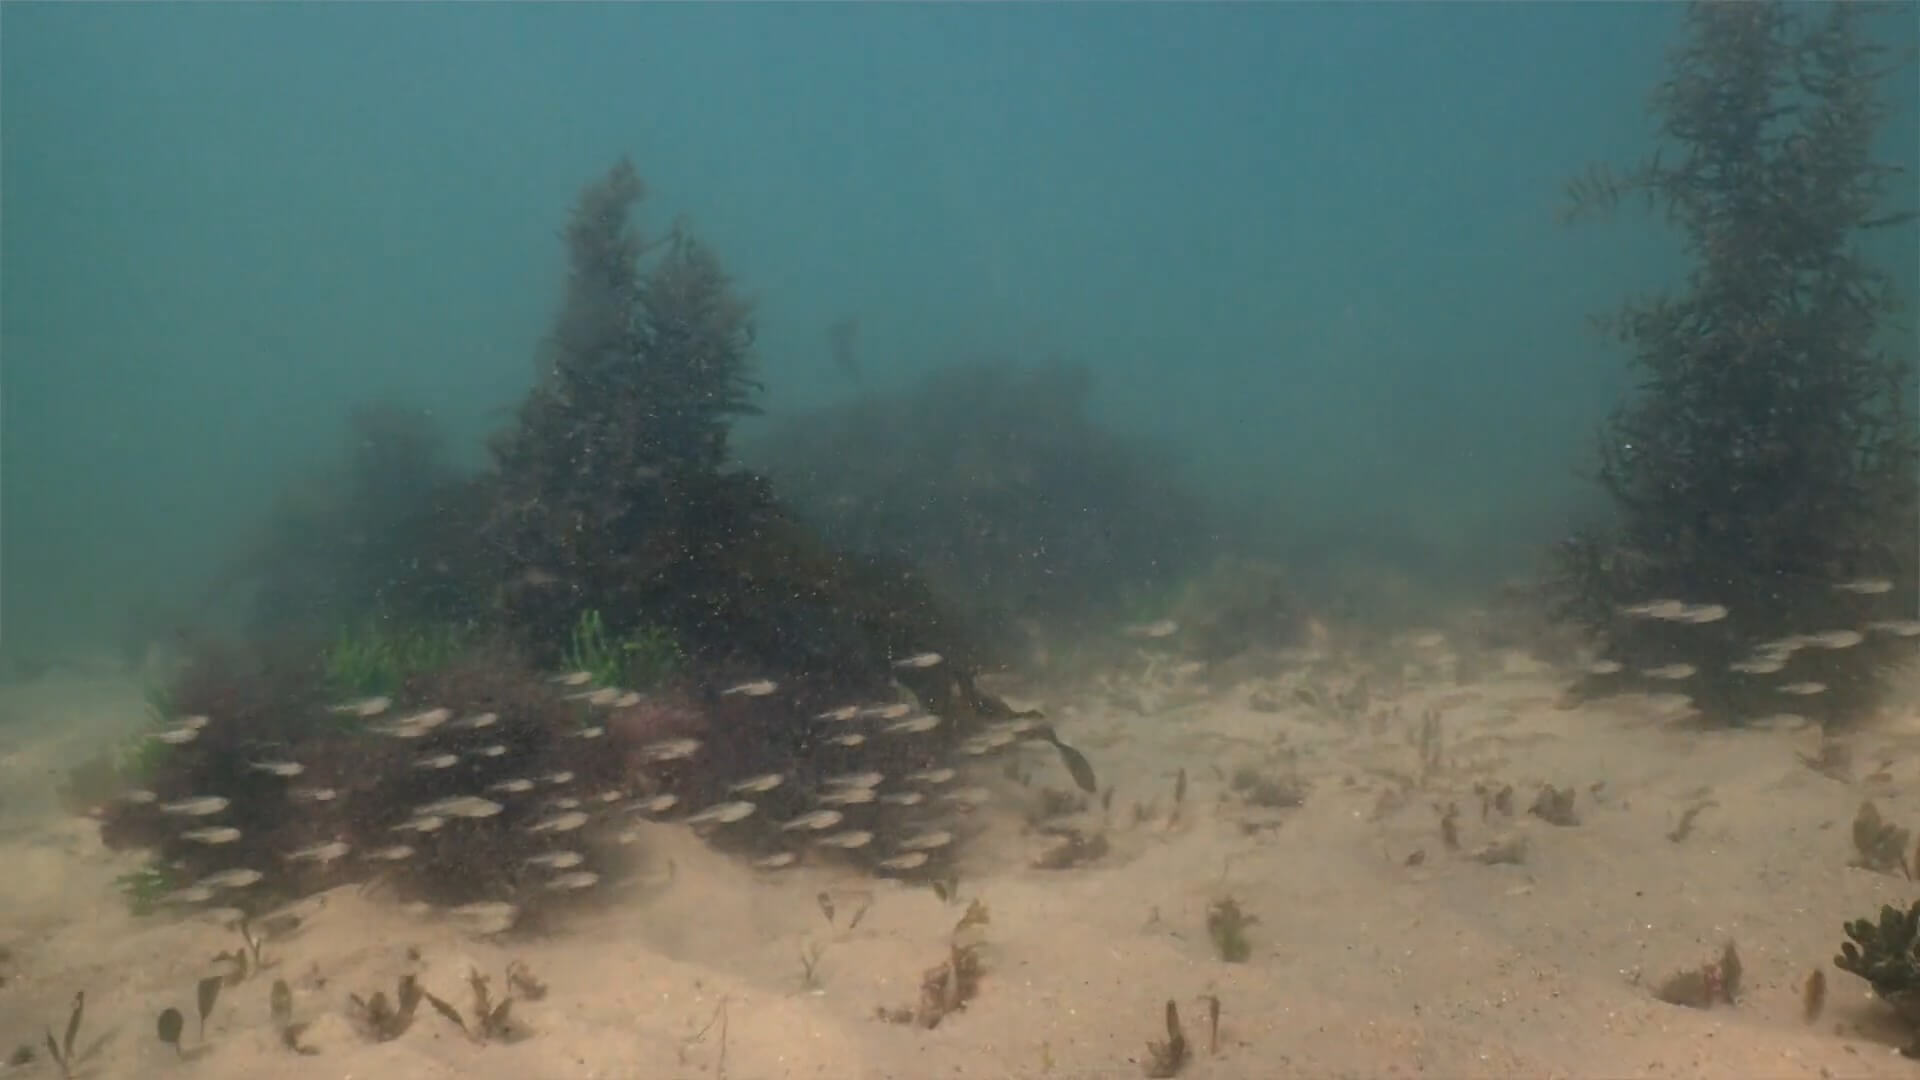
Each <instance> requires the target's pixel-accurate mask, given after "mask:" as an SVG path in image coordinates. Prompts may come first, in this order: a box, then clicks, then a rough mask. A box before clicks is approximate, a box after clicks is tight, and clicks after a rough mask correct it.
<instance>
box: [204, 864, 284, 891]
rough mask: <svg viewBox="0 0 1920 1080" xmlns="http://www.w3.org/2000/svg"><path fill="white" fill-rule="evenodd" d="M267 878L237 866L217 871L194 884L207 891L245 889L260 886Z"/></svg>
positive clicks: (259, 873) (256, 871) (257, 872)
mask: <svg viewBox="0 0 1920 1080" xmlns="http://www.w3.org/2000/svg"><path fill="white" fill-rule="evenodd" d="M266 876H267V875H265V874H263V873H261V872H260V871H258V870H249V869H247V868H246V867H244V866H236V867H234V868H233V869H231V870H216V871H214V872H213V873H211V874H208V875H207V876H206V877H203V878H201V879H200V880H199V881H197V882H194V884H195V885H198V886H200V887H202V888H207V889H244V888H246V887H247V886H249V885H258V884H259V883H260V882H261V881H263V880H265V878H266Z"/></svg>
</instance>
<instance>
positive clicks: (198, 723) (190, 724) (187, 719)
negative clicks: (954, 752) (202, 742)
mask: <svg viewBox="0 0 1920 1080" xmlns="http://www.w3.org/2000/svg"><path fill="white" fill-rule="evenodd" d="M211 723H213V721H212V720H211V719H209V718H208V717H205V716H183V717H181V718H180V726H181V727H183V728H191V729H193V730H194V731H199V730H200V729H201V728H204V727H206V726H207V725H208V724H211Z"/></svg>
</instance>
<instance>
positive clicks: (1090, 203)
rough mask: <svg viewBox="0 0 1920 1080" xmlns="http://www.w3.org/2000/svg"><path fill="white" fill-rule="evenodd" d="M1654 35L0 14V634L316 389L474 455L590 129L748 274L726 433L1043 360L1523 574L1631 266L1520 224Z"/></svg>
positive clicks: (835, 10)
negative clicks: (829, 333) (420, 417)
mask: <svg viewBox="0 0 1920 1080" xmlns="http://www.w3.org/2000/svg"><path fill="white" fill-rule="evenodd" d="M1915 10H1916V9H1915V8H1914V6H1913V5H1911V4H1909V5H1906V6H1905V7H1904V8H1903V9H1901V10H1899V11H1897V12H1896V13H1895V15H1894V16H1893V17H1892V18H1890V19H1888V20H1886V22H1885V25H1884V29H1885V30H1886V31H1887V32H1888V33H1889V34H1890V35H1892V37H1893V38H1894V39H1896V43H1897V44H1900V45H1903V46H1905V47H1911V44H1912V41H1913V31H1914V12H1915ZM1679 17H1680V10H1679V9H1678V8H1676V7H1672V6H1667V5H1652V4H1607V5H1600V4H1585V5H1572V4H1497V5H1495V4H1486V5H1482V4H1450V3H1449V4H1441V3H1433V4H1420V5H1413V4H1397V5H1357V4H1342V5H1304V4H1274V5H1242V6H1218V7H1199V6H1191V5H1175V6H1136V5H1128V6H1089V5H1072V6H1038V5H1032V6H1026V5H1022V6H994V7H988V6H973V5H966V6H920V5H843V6H822V5H773V6H694V5H676V6H656V5H637V4H636V5H619V6H610V5H554V4H516V5H444V4H442V5H399V4H381V5H364V4H363V5H305V6H284V5H265V4H248V5H224V4H222V5H212V4H196V5H186V4H144V5H27V4H18V3H10V4H7V5H5V7H4V8H0V31H3V32H0V124H3V125H4V126H3V127H0V134H3V135H4V157H3V159H0V161H3V164H0V214H3V215H4V233H3V234H0V302H3V303H4V317H3V318H0V361H4V365H5V367H4V385H3V386H0V391H3V392H4V413H3V414H0V422H3V424H4V428H3V430H0V434H3V437H4V454H5V461H4V464H5V473H4V488H3V490H0V494H3V495H4V507H3V510H4V518H3V520H0V541H3V542H4V550H3V551H0V557H3V558H4V564H0V574H3V575H4V581H3V582H0V586H3V587H4V590H5V592H4V624H3V626H0V629H4V632H5V633H6V634H7V635H9V636H10V638H11V643H12V645H13V646H14V647H15V648H16V649H17V648H19V647H20V646H21V645H22V639H23V638H24V639H26V643H27V644H28V645H30V646H31V648H28V649H24V650H22V651H32V652H38V651H42V650H45V649H53V648H58V647H66V646H67V645H71V644H73V643H77V642H81V641H84V640H85V639H86V638H88V637H89V636H92V635H96V634H100V633H104V632H108V631H111V630H112V629H113V628H114V627H115V626H116V625H117V623H118V621H119V619H120V618H121V616H122V613H123V611H124V610H125V608H126V607H127V606H128V604H129V603H130V602H133V601H135V600H138V599H140V598H142V597H146V596H154V597H157V598H162V599H164V598H167V597H170V596H173V595H177V594H179V593H181V592H184V591H189V590H191V588H192V587H194V586H195V585H197V584H198V582H199V580H200V579H201V578H202V577H204V575H205V574H206V573H207V572H208V571H209V570H210V569H211V568H212V567H213V565H214V564H215V562H216V560H217V559H219V558H220V557H222V556H224V555H225V554H227V553H229V551H230V550H231V543H232V541H233V539H234V538H235V537H236V535H238V534H240V533H241V532H243V531H244V530H245V529H247V528H249V527H251V526H252V525H253V524H255V523H256V522H257V521H258V520H259V518H260V516H261V515H262V514H263V513H264V512H265V509H266V507H267V505H268V503H269V501H270V499H271V497H272V496H273V494H274V493H275V492H276V491H277V490H278V489H279V487H280V485H282V484H283V483H284V482H285V480H286V478H287V477H288V476H289V475H290V474H291V472H292V471H293V470H295V469H297V468H298V467H299V466H301V465H303V464H305V463H307V462H309V461H312V460H315V459H316V458H325V457H327V456H329V455H332V454H334V453H335V452H336V451H337V449H338V447H339V446H340V444H341V440H342V438H343V433H344V422H343V420H344V416H345V412H346V410H347V409H348V408H349V407H350V406H351V405H353V404H355V403H357V402H361V401H365V400H368V399H370V398H377V397H382V396H388V395H399V396H401V397H404V398H407V399H409V400H412V401H415V402H417V403H419V404H422V405H426V406H428V407H430V408H432V409H433V410H434V411H435V413H436V414H437V415H438V416H440V417H441V418H442V419H443V420H444V421H445V423H446V425H447V427H448V428H449V430H450V431H452V432H453V433H454V434H456V435H457V436H459V437H460V438H462V439H465V440H468V441H469V442H470V443H471V444H472V445H473V446H475V447H477V445H478V438H479V436H480V435H481V434H482V433H484V432H486V431H488V430H490V429H492V428H493V427H495V426H498V425H499V424H500V423H501V422H502V421H503V419H504V414H503V412H502V411H501V410H502V407H503V406H506V405H508V404H510V403H511V402H512V401H513V400H514V399H515V397H516V396H517V395H518V394H519V393H520V392H521V391H522V390H523V389H524V388H525V386H526V385H527V383H528V381H529V379H530V377H531V372H532V367H531V357H532V355H533V348H534V344H535V341H536V340H537V338H538V337H539V335H540V334H541V333H542V331H543V329H544V326H545V322H546V319H547V318H548V316H549V314H550V312H551V308H552V305H553V303H554V301H555V299H556V297H557V292H558V288H559V285H560V275H561V270H562V261H561V250H560V247H559V244H558V242H557V232H558V230H559V228H560V227H561V225H562V224H563V222H564V218H565V214H566V212H567V209H568V207H569V205H570V203H571V200H572V199H573V197H574V195H575V194H576V192H577V191H578V189H579V188H580V187H581V185H583V184H584V183H586V182H588V181H589V180H591V179H593V178H595V177H596V176H597V175H599V173H600V172H601V171H602V170H604V168H605V167H606V166H607V165H608V164H610V163H611V162H612V161H613V160H614V159H616V158H617V157H619V156H620V155H621V154H623V153H631V154H632V155H633V157H634V159H635V162H636V164H637V165H638V166H639V168H640V170H641V172H642V173H643V175H644V176H645V177H646V178H647V180H648V182H649V184H650V186H651V188H652V190H653V192H654V194H653V197H652V200H651V203H650V208H649V211H648V216H649V219H650V220H651V221H652V222H653V223H655V224H656V225H657V226H659V227H664V226H665V225H666V224H667V223H668V222H669V221H670V220H671V218H672V217H673V216H675V215H682V214H684V215H685V216H686V217H687V218H688V219H689V221H690V222H691V223H692V224H693V225H694V227H695V228H696V230H697V231H698V232H699V234H700V235H701V236H702V237H703V238H704V239H705V240H707V241H708V242H709V243H710V244H711V245H712V246H714V247H715V248H716V249H717V250H718V252H719V253H720V255H721V256H722V258H723V259H724V260H725V261H726V263H727V265H728V266H729V267H730V268H731V269H732V270H733V271H734V272H735V273H736V275H737V276H738V277H739V278H740V279H741V280H742V282H743V283H744V284H745V285H746V287H747V289H748V290H749V291H750V292H751V293H752V294H753V295H755V296H756V297H757V298H758V301H759V314H760V326H761V348H760V356H761V361H762V365H763V373H764V376H765V378H766V382H767V384H768V391H767V394H766V398H765V404H766V405H767V406H768V407H769V409H770V410H774V411H778V410H782V409H788V408H795V407H803V406H807V405H812V404H817V403H819V402H822V401H826V400H830V399H831V398H833V397H834V396H836V395H840V394H844V393H848V392H850V391H851V390H852V389H853V388H852V387H851V386H850V384H849V383H848V381H847V380H846V379H845V378H844V377H842V376H841V375H840V374H839V373H837V372H836V371H835V369H834V367H833V365H832V363H831V360H830V357H829V354H828V349H827V345H826V342H825V338H824V335H823V329H824V327H825V326H826V325H827V324H828V323H829V322H831V321H833V320H834V319H836V318H839V317H841V316H844V315H848V314H855V315H858V316H859V318H860V320H861V339H862V353H863V355H864V358H865V362H866V366H867V368H868V371H869V375H868V379H869V383H870V384H883V385H884V384H886V383H890V382H895V381H905V380H908V379H910V378H912V377H913V376H914V375H915V374H917V373H919V372H923V371H926V370H928V369H931V368H933V367H937V366H940V365H942V364H945V363H949V362H953V361H956V360H964V359H969V358H974V357H977V356H981V355H1002V356H1009V357H1013V358H1017V359H1032V360H1041V359H1045V358H1048V357H1063V358H1068V359H1076V360H1080V361H1084V362H1086V363H1088V364H1090V365H1092V366H1093V367H1094V368H1095V369H1096V370H1097V371H1098V373H1099V376H1100V380H1101V382H1100V407H1101V409H1102V410H1103V415H1105V416H1107V417H1109V418H1110V419H1111V420H1112V421H1113V422H1114V423H1115V424H1118V425H1121V426H1123V427H1126V428H1128V429H1133V430H1141V431H1146V432H1150V433H1153V434H1156V435H1158V436H1160V437H1163V438H1165V439H1166V440H1168V441H1170V442H1172V443H1173V444H1175V445H1177V446H1178V447H1180V448H1181V449H1182V450H1183V452H1185V453H1186V454H1187V455H1188V456H1189V458H1190V459H1191V461H1192V462H1193V464H1194V466H1195V468H1196V469H1197V470H1198V471H1199V472H1200V473H1201V474H1202V475H1203V476H1204V477H1205V478H1206V480H1207V482H1208V483H1209V484H1210V485H1212V486H1213V487H1214V488H1216V489H1218V490H1220V491H1223V492H1229V493H1238V494H1241V495H1246V494H1254V495H1258V496H1260V497H1261V498H1262V499H1265V500H1270V501H1269V503H1268V505H1269V506H1271V507H1272V508H1273V509H1274V520H1275V522H1276V527H1280V528H1285V529H1289V530H1296V531H1298V532H1301V533H1309V532H1320V533H1339V532H1341V531H1343V530H1345V531H1353V530H1371V531H1376V532H1389V533H1394V534H1397V535H1399V536H1401V537H1404V538H1407V540H1408V542H1409V543H1410V544H1411V545H1413V546H1426V547H1429V548H1431V549H1432V551H1433V552H1434V553H1435V556H1436V559H1437V560H1438V562H1439V563H1441V564H1442V565H1448V564H1449V561H1450V560H1451V564H1454V565H1457V566H1458V567H1459V568H1460V570H1461V572H1469V571H1471V572H1487V573H1491V572H1494V571H1497V570H1498V569H1499V568H1500V567H1502V566H1503V565H1508V564H1512V565H1522V564H1524V562H1525V560H1526V559H1527V558H1528V557H1529V555H1530V553H1531V552H1532V551H1533V550H1535V546H1536V545H1538V544H1539V543H1540V542H1541V541H1542V540H1543V539H1544V538H1547V537H1550V536H1553V535H1555V534H1557V533H1558V532H1559V531H1560V529H1561V528H1562V527H1563V525H1564V524H1565V522H1566V519H1567V514H1568V513H1569V511H1571V510H1572V509H1574V508H1575V507H1576V506H1577V505H1578V504H1579V503H1580V501H1581V500H1583V499H1584V498H1586V497H1587V492H1586V491H1585V490H1584V489H1582V488H1581V487H1580V486H1579V484H1578V482H1577V481H1576V480H1575V478H1574V476H1573V474H1572V473H1573V469H1574V468H1575V466H1577V465H1578V464H1579V463H1580V462H1581V461H1582V460H1583V458H1584V456H1585V455H1586V453H1587V451H1588V450H1589V449H1590V446H1591V438H1592V425H1593V424H1594V423H1595V422H1596V421H1597V420H1598V419H1599V417H1600V416H1601V415H1602V414H1603V412H1604V411H1605V409H1606V408H1607V407H1608V405H1609V404H1610V403H1611V402H1612V401H1613V400H1614V398H1615V396H1616V395H1617V394H1618V393H1620V392H1621V391H1622V390H1623V389H1624V388H1625V386H1626V385H1627V378H1626V375H1625V371H1624V367H1623V363H1624V357H1623V355H1622V354H1621V353H1620V352H1618V351H1617V350H1614V349H1612V348H1611V347H1609V346H1607V345H1606V344H1605V343H1604V342H1601V341H1598V340H1596V339H1595V338H1593V337H1592V336H1591V335H1590V334H1589V333H1588V331H1587V330H1586V325H1585V324H1586V319H1587V316H1588V315H1589V314H1591V313H1594V312H1596V311H1601V310H1605V309H1607V308H1609V307H1611V306H1612V305H1613V304H1615V303H1616V302H1617V301H1619V300H1620V299H1622V298H1624V297H1625V296H1626V295H1628V294H1630V293H1633V292H1636V291H1640V290H1644V289H1649V288H1655V287H1658V286H1660V285H1662V284H1663V283H1665V282H1666V281H1668V280H1670V279H1671V278H1672V275H1673V274H1674V273H1675V271H1676V268H1677V265H1678V264H1677V263H1676V261H1675V259H1674V246H1673V242H1672V240H1671V239H1670V238H1668V237H1665V236H1663V235H1662V234H1661V232H1660V231H1659V230H1658V228H1657V227H1656V226H1655V225H1654V224H1653V223H1650V222H1646V221H1643V220H1641V219H1639V218H1637V217H1635V216H1633V215H1627V216H1625V217H1623V218H1622V220H1621V222H1620V223H1619V224H1616V225H1612V226H1601V227H1587V228H1582V229H1577V230H1567V229H1563V228H1560V227H1558V226H1557V225H1556V224H1555V223H1554V211H1555V210H1556V208H1557V206H1558V205H1559V200H1560V195H1561V190H1562V185H1563V182H1564V181H1565V180H1566V179H1567V178H1568V177H1569V176H1571V175H1573V174H1574V173H1576V172H1578V171H1579V170H1580V169H1581V168H1582V167H1583V166H1584V165H1585V164H1586V163H1587V162H1588V161H1590V160H1593V159H1608V160H1613V161H1624V160H1628V159H1631V158H1633V157H1635V156H1637V155H1638V154H1639V153H1640V152H1642V151H1643V150H1644V149H1646V148H1647V145H1648V143H1647V139H1648V136H1649V134H1650V123H1649V121H1648V118H1647V116H1646V113H1645V103H1646V100H1647V96H1648V93H1649V91H1650V89H1651V88H1652V86H1653V85H1654V84H1655V83H1656V82H1657V81H1658V79H1659V78H1660V77H1661V74H1662V70H1663V68H1662V64H1663V59H1664V52H1665V50H1666V48H1667V47H1668V46H1669V45H1670V44H1671V42H1672V40H1673V32H1674V31H1675V29H1676V28H1677V27H1678V25H1679ZM1889 93H1890V97H1891V98H1892V99H1893V100H1896V101H1899V102H1902V103H1911V102H1913V101H1914V100H1915V98H1916V96H1920V91H1917V89H1916V83H1915V80H1914V73H1913V70H1912V69H1911V68H1910V69H1908V70H1907V71H1906V72H1904V73H1903V74H1901V75H1900V76H1899V77H1898V78H1897V79H1896V81H1895V83H1894V84H1893V86H1892V87H1890V91H1889ZM1914 128H1915V125H1914V118H1913V115H1912V112H1911V108H1910V106H1909V108H1908V110H1907V111H1906V112H1905V113H1903V114H1902V115H1901V116H1898V117H1896V118H1895V119H1894V120H1893V122H1892V123H1891V125H1890V127H1889V131H1890V133H1891V135H1890V144H1889V147H1888V153H1889V154H1890V155H1892V156H1895V157H1897V158H1898V159H1899V160H1901V161H1904V162H1909V163H1911V162H1913V161H1914V160H1915V158H1916V156H1920V155H1917V154H1916V145H1915V136H1914ZM1890 243H1891V246H1890V247H1889V249H1888V252H1887V253H1888V255H1889V256H1890V257H1891V258H1892V259H1893V260H1894V261H1895V262H1897V263H1898V264H1899V266H1900V267H1902V268H1903V271H1904V272H1905V273H1907V274H1908V281H1909V283H1910V284H1911V282H1912V280H1913V279H1912V274H1913V266H1914V261H1915V256H1914V246H1913V241H1912V233H1911V231H1909V232H1908V233H1907V234H1906V235H1905V236H1904V237H1902V238H1899V239H1897V240H1893V241H1891V242H1890Z"/></svg>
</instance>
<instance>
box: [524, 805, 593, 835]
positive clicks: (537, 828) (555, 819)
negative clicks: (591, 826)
mask: <svg viewBox="0 0 1920 1080" xmlns="http://www.w3.org/2000/svg"><path fill="white" fill-rule="evenodd" d="M586 823H587V815H585V814H583V813H581V812H580V811H578V810H568V811H567V812H565V813H561V814H555V815H553V816H552V817H550V818H544V819H542V820H540V821H536V822H534V823H533V824H531V825H529V826H527V831H528V832H537V833H544V832H572V831H573V830H575V829H577V828H579V827H580V826H582V825H585V824H586Z"/></svg>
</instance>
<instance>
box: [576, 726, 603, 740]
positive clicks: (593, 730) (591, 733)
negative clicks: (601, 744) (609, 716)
mask: <svg viewBox="0 0 1920 1080" xmlns="http://www.w3.org/2000/svg"><path fill="white" fill-rule="evenodd" d="M606 733H607V729H606V728H603V727H601V726H600V725H598V724H593V725H591V726H588V727H583V728H581V729H580V730H579V731H576V732H574V733H573V737H574V738H576V739H598V738H600V737H601V736H602V735H605V734H606Z"/></svg>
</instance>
